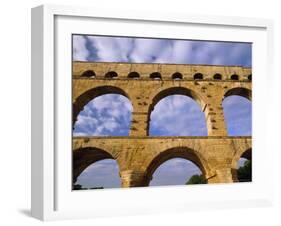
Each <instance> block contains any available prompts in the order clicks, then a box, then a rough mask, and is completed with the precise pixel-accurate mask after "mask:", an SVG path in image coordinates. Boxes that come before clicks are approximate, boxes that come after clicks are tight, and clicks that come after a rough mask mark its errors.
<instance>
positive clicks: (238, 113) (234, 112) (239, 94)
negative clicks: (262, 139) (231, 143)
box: [222, 88, 252, 136]
mask: <svg viewBox="0 0 281 226" xmlns="http://www.w3.org/2000/svg"><path fill="white" fill-rule="evenodd" d="M250 100H251V91H250V90H248V89H245V88H234V89H231V90H229V91H228V92H227V93H226V94H225V97H224V100H223V102H222V106H223V111H224V118H225V123H226V127H227V132H228V135H229V136H251V135H252V103H251V101H250Z"/></svg>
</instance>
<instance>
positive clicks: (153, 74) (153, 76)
mask: <svg viewBox="0 0 281 226" xmlns="http://www.w3.org/2000/svg"><path fill="white" fill-rule="evenodd" d="M149 77H150V78H152V79H162V76H161V74H160V73H159V72H153V73H151V74H150V76H149Z"/></svg>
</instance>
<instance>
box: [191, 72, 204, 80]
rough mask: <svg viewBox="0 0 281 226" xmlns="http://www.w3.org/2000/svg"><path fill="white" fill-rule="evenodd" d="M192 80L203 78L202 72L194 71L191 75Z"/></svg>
mask: <svg viewBox="0 0 281 226" xmlns="http://www.w3.org/2000/svg"><path fill="white" fill-rule="evenodd" d="M193 79H194V80H202V79H203V74H202V73H196V74H194V75H193Z"/></svg>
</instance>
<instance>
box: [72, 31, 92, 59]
mask: <svg viewBox="0 0 281 226" xmlns="http://www.w3.org/2000/svg"><path fill="white" fill-rule="evenodd" d="M88 55H89V50H88V49H87V47H86V39H85V38H84V37H83V36H81V35H73V60H76V61H86V60H87V56H88Z"/></svg>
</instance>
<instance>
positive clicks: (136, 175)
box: [120, 170, 148, 188]
mask: <svg viewBox="0 0 281 226" xmlns="http://www.w3.org/2000/svg"><path fill="white" fill-rule="evenodd" d="M120 177H121V183H122V187H123V188H129V187H144V186H148V179H147V177H146V173H145V172H143V171H134V170H126V171H121V172H120Z"/></svg>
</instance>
